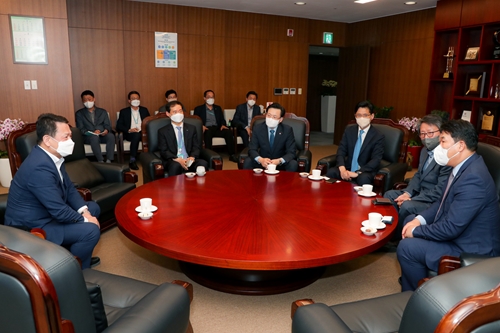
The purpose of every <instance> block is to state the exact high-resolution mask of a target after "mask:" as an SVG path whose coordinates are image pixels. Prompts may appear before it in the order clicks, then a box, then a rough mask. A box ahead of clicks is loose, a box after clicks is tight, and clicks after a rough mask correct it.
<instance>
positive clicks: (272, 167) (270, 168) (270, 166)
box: [267, 164, 276, 172]
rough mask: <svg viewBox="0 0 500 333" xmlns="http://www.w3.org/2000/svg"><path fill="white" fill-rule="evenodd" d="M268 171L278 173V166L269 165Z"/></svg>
mask: <svg viewBox="0 0 500 333" xmlns="http://www.w3.org/2000/svg"><path fill="white" fill-rule="evenodd" d="M267 170H268V171H270V172H275V171H276V164H268V165H267Z"/></svg>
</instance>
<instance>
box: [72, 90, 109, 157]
mask: <svg viewBox="0 0 500 333" xmlns="http://www.w3.org/2000/svg"><path fill="white" fill-rule="evenodd" d="M81 98H82V103H83V105H84V106H85V107H84V108H83V109H80V110H78V111H76V127H78V129H79V130H80V131H81V132H82V135H83V141H84V142H85V143H86V144H90V147H91V148H92V152H93V153H94V155H95V157H96V158H97V161H98V162H101V163H102V162H104V158H103V157H102V152H101V143H106V162H108V163H111V162H113V158H114V154H115V143H116V140H115V135H114V134H113V133H112V128H111V122H110V121H109V115H108V112H107V111H106V110H104V109H101V108H98V107H96V106H95V98H94V93H93V92H92V91H90V90H85V91H84V92H82V94H81Z"/></svg>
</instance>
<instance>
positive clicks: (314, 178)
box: [307, 175, 323, 180]
mask: <svg viewBox="0 0 500 333" xmlns="http://www.w3.org/2000/svg"><path fill="white" fill-rule="evenodd" d="M307 178H309V179H310V180H323V176H319V177H314V176H313V175H309V176H307Z"/></svg>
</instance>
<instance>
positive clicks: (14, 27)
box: [9, 15, 48, 65]
mask: <svg viewBox="0 0 500 333" xmlns="http://www.w3.org/2000/svg"><path fill="white" fill-rule="evenodd" d="M9 21H10V31H11V39H12V57H13V59H14V63H15V64H42V65H46V64H48V60H47V42H46V39H45V23H44V21H43V17H34V16H19V15H9Z"/></svg>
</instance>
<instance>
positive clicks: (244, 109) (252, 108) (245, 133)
mask: <svg viewBox="0 0 500 333" xmlns="http://www.w3.org/2000/svg"><path fill="white" fill-rule="evenodd" d="M257 98H258V95H257V93H256V92H255V91H249V92H248V93H247V101H246V103H243V104H240V105H238V106H237V107H236V112H235V113H234V118H233V121H232V125H233V126H235V127H236V130H237V131H238V136H241V139H242V140H243V146H245V147H248V141H249V137H250V124H251V123H252V119H253V117H255V116H258V115H259V114H260V107H259V106H258V105H255V103H257Z"/></svg>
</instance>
